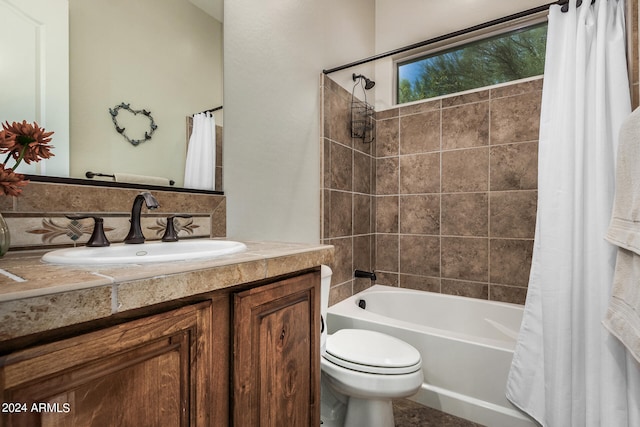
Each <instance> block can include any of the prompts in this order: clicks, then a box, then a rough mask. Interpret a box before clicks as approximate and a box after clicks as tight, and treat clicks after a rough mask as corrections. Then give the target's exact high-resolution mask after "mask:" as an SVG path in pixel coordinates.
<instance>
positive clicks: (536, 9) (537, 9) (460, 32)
mask: <svg viewBox="0 0 640 427" xmlns="http://www.w3.org/2000/svg"><path fill="white" fill-rule="evenodd" d="M578 3H581V1H580V0H579V1H578ZM556 4H557V5H560V6H564V5H567V4H569V0H559V1H556V2H553V3H548V4H545V5H542V6H538V7H534V8H532V9H527V10H523V11H522V12H518V13H514V14H513V15H508V16H505V17H502V18H498V19H494V20H492V21H488V22H485V23H482V24H478V25H474V26H473V27H469V28H465V29H463V30H458V31H454V32H452V33H449V34H445V35H443V36H438V37H434V38H432V39H429V40H424V41H421V42H418V43H414V44H411V45H408V46H405V47H401V48H398V49H395V50H391V51H389V52H385V53H380V54H378V55H374V56H371V57H369V58H365V59H361V60H359V61H354V62H350V63H348V64H345V65H341V66H339V67H335V68H330V69H328V70H322V72H323V73H324V74H331V73H334V72H336V71H341V70H345V69H347V68H351V67H355V66H356V65H362V64H366V63H367V62H372V61H376V60H378V59H382V58H386V57H388V56H392V55H397V54H399V53H404V52H408V51H410V50H413V49H417V48H420V47H425V46H428V45H430V44H433V43H438V42H441V41H443V40H448V39H451V38H453V37H458V36H462V35H465V34H468V33H472V32H474V31H478V30H483V29H485V28H489V27H493V26H494V25H498V24H504V23H505V22H509V21H514V20H516V19H520V18H524V17H526V16H529V15H533V14H536V13H539V12H543V11H545V10H548V9H549V7H550V6H553V5H556Z"/></svg>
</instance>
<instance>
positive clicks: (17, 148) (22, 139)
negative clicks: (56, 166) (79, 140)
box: [0, 120, 54, 196]
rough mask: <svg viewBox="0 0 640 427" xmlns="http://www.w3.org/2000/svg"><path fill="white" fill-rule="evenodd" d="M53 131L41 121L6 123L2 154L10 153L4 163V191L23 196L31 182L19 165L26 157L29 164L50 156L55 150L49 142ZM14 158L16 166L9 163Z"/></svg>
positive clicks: (0, 184)
mask: <svg viewBox="0 0 640 427" xmlns="http://www.w3.org/2000/svg"><path fill="white" fill-rule="evenodd" d="M51 135H53V132H45V129H44V128H41V127H40V126H38V123H36V122H33V124H31V123H27V121H26V120H24V121H23V122H22V123H18V122H13V123H12V124H11V125H10V124H9V122H5V123H3V124H2V130H1V131H0V154H7V157H6V158H5V160H4V162H3V163H0V195H2V196H19V195H20V193H22V187H24V186H25V185H27V184H28V183H29V181H28V180H25V179H24V175H22V174H20V173H16V172H14V170H15V168H16V167H18V165H19V164H20V163H21V162H22V161H23V160H24V162H25V163H26V164H31V162H39V161H40V160H42V159H48V158H49V157H52V156H53V155H54V154H53V153H52V152H51V149H52V148H54V147H53V146H52V145H49V142H51ZM10 159H13V160H14V161H15V164H14V165H13V167H12V168H11V167H7V162H9V160H10Z"/></svg>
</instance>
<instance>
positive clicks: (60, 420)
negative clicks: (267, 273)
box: [0, 302, 213, 427]
mask: <svg viewBox="0 0 640 427" xmlns="http://www.w3.org/2000/svg"><path fill="white" fill-rule="evenodd" d="M210 307H211V304H210V303H209V302H206V303H202V304H197V305H192V306H186V307H183V308H180V309H177V310H173V311H170V312H167V313H162V314H158V315H154V316H150V317H146V318H142V319H138V320H134V321H131V322H127V323H123V324H121V325H117V326H114V327H111V328H107V329H104V330H99V331H96V332H91V333H87V334H84V335H80V336H77V337H73V338H70V339H66V340H62V341H59V342H55V343H52V344H46V345H42V346H39V347H35V348H31V349H27V350H23V351H19V352H16V353H12V354H10V355H8V356H5V357H3V358H1V359H0V385H1V386H2V395H1V400H2V402H1V405H2V413H1V414H0V415H1V417H0V420H2V423H1V425H2V426H7V427H9V426H25V427H27V426H28V427H34V426H46V427H53V426H61V427H62V426H64V427H71V426H100V427H104V426H124V427H127V426H131V427H141V426H145V427H153V426H158V427H164V426H205V425H209V423H210V419H209V417H211V416H213V414H210V413H209V408H210V402H211V399H212V397H211V396H210V394H209V392H208V391H207V389H208V387H209V383H210V378H209V372H210V370H209V366H208V365H209V364H210V363H211V350H210V347H209V345H210V344H209V343H210V339H209V338H208V336H209V335H210V333H211V308H210Z"/></svg>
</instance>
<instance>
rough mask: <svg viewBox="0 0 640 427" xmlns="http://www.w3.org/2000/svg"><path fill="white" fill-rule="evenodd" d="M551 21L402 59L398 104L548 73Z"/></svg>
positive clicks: (399, 73) (399, 70)
mask: <svg viewBox="0 0 640 427" xmlns="http://www.w3.org/2000/svg"><path fill="white" fill-rule="evenodd" d="M546 39H547V23H546V22H545V23H542V24H537V25H533V26H530V27H526V28H524V29H520V30H516V31H511V32H508V33H503V34H500V35H498V36H494V37H490V38H486V39H483V40H480V41H475V42H472V43H468V44H465V45H462V46H457V47H455V48H451V49H447V50H444V51H439V52H437V53H435V54H431V55H428V56H423V57H421V58H418V59H412V60H411V61H406V62H401V63H398V65H397V67H398V87H397V89H398V90H397V94H398V100H397V101H398V104H403V103H405V102H411V101H418V100H421V99H426V98H432V97H435V96H440V95H447V94H450V93H455V92H461V91H465V90H470V89H475V88H479V87H484V86H490V85H494V84H497V83H504V82H508V81H511V80H518V79H523V78H526V77H532V76H537V75H541V74H543V73H544V55H545V46H546Z"/></svg>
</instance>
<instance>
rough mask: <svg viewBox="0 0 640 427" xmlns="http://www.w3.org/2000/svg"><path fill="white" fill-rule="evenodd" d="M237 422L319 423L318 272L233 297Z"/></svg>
mask: <svg viewBox="0 0 640 427" xmlns="http://www.w3.org/2000/svg"><path fill="white" fill-rule="evenodd" d="M233 324H234V346H233V350H234V353H233V396H234V397H233V424H234V425H235V426H237V427H252V426H261V427H282V426H287V427H308V426H318V425H320V275H319V273H309V274H305V275H302V276H297V277H294V278H291V279H287V280H283V281H280V282H276V283H273V284H270V285H266V286H261V287H257V288H253V289H250V290H247V291H245V292H241V293H237V294H236V295H235V297H234V320H233Z"/></svg>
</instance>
